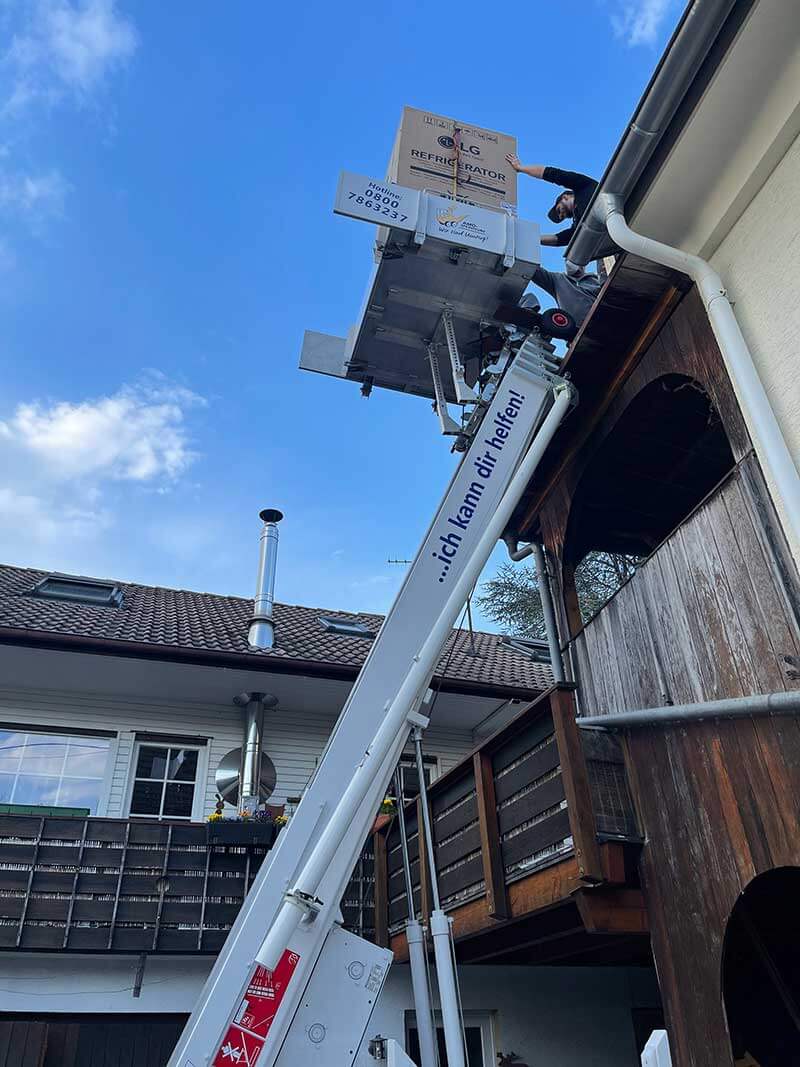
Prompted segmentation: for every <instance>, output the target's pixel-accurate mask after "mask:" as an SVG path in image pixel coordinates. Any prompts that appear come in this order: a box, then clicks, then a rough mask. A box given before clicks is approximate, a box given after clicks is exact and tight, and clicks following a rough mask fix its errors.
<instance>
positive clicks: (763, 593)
mask: <svg viewBox="0 0 800 1067" xmlns="http://www.w3.org/2000/svg"><path fill="white" fill-rule="evenodd" d="M780 536H781V535H780V531H779V529H778V525H777V519H776V517H775V514H774V511H773V510H772V505H771V502H770V501H769V498H768V496H767V492H766V489H765V487H764V483H763V479H762V477H761V472H760V470H759V468H758V464H757V463H756V460H755V458H754V456H753V455H752V453H750V454H749V455H748V456H747V457H746V458H745V459H743V460H742V461H741V463H739V464H738V465H737V467H736V468H735V470H734V471H733V472H732V473H731V474H730V476H729V477H728V478H727V479H726V481H725V482H724V483H723V484H722V485H721V486H720V487H719V488H718V489H717V491H716V492H715V493H713V494H712V495H711V497H709V498H708V499H707V500H706V501H705V502H704V503H703V504H702V505H701V506H700V507H699V508H698V509H697V511H696V512H695V513H694V514H693V515H691V516H690V517H689V518H688V519H687V520H686V521H685V522H684V523H683V524H682V525H681V526H680V527H679V528H678V529H677V530H676V531H675V532H674V533H673V534H672V536H671V537H669V538H668V539H667V540H666V541H665V542H664V544H663V545H662V546H661V547H660V548H659V549H658V551H657V552H655V554H654V555H653V556H651V557H650V559H648V560H647V561H646V562H645V563H644V564H643V566H642V567H641V568H640V569H639V570H638V571H637V573H636V574H635V575H634V577H633V578H632V580H631V581H629V582H628V583H627V585H624V586H623V587H622V589H620V591H619V592H618V593H617V594H616V596H614V597H613V598H612V600H610V601H609V603H608V604H607V605H606V606H605V608H604V609H603V610H602V611H601V612H600V613H599V614H598V615H596V616H595V617H594V619H592V620H591V622H589V623H588V624H587V625H586V626H585V627H584V628H583V630H582V631H581V632H580V633H579V634H578V635H577V636H576V637H575V638H574V640H573V642H572V652H573V657H572V658H573V663H574V665H575V670H576V673H577V678H578V681H579V683H580V707H581V712H582V713H583V714H588V715H605V714H608V713H609V712H615V711H617V712H618V711H628V710H633V709H635V708H651V707H658V706H660V705H663V704H667V703H672V704H691V703H696V702H698V701H705V700H718V699H721V698H722V697H729V696H745V695H747V694H750V693H772V692H778V691H780V690H786V689H794V688H797V687H798V686H799V685H800V683H798V682H797V681H792V680H791V678H790V677H789V672H790V670H791V668H790V665H789V664H788V663H787V662H786V659H785V657H787V656H796V655H798V653H800V628H799V627H798V619H797V612H798V604H800V589H798V586H797V578H796V573H794V571H793V567H792V564H791V560H790V559H789V557H788V553H787V552H786V550H785V548H784V549H783V550H782V551H781V549H780V545H779V543H778V542H779V540H780ZM793 575H794V577H793Z"/></svg>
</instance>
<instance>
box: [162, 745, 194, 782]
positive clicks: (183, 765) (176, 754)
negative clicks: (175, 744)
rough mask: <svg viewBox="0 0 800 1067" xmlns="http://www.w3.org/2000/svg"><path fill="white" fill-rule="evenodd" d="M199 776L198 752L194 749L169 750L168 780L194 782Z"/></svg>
mask: <svg viewBox="0 0 800 1067" xmlns="http://www.w3.org/2000/svg"><path fill="white" fill-rule="evenodd" d="M196 774H197V751H196V749H193V748H171V749H170V750H169V774H168V775H167V778H172V779H176V780H177V781H179V782H193V781H194V780H195V776H196Z"/></svg>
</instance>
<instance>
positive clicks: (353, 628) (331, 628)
mask: <svg viewBox="0 0 800 1067" xmlns="http://www.w3.org/2000/svg"><path fill="white" fill-rule="evenodd" d="M319 623H320V626H321V627H322V629H323V630H327V631H328V632H329V633H332V634H342V635H343V636H345V637H370V638H371V637H374V636H375V633H374V631H372V630H370V628H369V627H368V626H365V625H364V623H363V622H359V621H358V620H357V619H344V618H342V617H341V616H339V615H320V618H319Z"/></svg>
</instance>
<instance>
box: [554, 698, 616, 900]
mask: <svg viewBox="0 0 800 1067" xmlns="http://www.w3.org/2000/svg"><path fill="white" fill-rule="evenodd" d="M550 709H551V711H552V715H553V727H554V729H555V734H556V744H557V745H558V751H559V755H560V758H561V777H562V780H563V782H564V793H565V794H566V797H567V813H568V815H569V825H570V830H571V832H572V840H573V843H574V847H575V858H576V859H577V861H578V870H579V872H580V875H581V878H583V879H584V880H585V881H587V882H602V881H603V878H604V872H603V864H602V861H601V859H600V847H599V845H598V842H597V826H596V824H595V818H594V808H593V806H592V794H591V790H590V788H589V774H588V772H587V769H586V760H585V758H584V755H583V748H582V747H581V739H580V731H579V729H578V726H577V724H576V722H575V713H576V707H575V696H574V694H573V692H572V690H571V689H568V688H566V687H564V688H561V687H559V688H556V689H553V690H551V693H550Z"/></svg>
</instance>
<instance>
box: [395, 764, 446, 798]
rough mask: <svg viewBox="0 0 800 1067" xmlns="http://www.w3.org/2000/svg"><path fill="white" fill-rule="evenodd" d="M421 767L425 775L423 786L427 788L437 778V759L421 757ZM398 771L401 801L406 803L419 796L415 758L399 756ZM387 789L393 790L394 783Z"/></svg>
mask: <svg viewBox="0 0 800 1067" xmlns="http://www.w3.org/2000/svg"><path fill="white" fill-rule="evenodd" d="M422 767H423V771H424V773H425V785H426V786H428V785H430V784H431V782H433V781H435V779H436V778H438V777H439V760H438V757H436V756H423V757H422ZM398 769H399V771H400V786H401V788H402V790H403V799H404V800H406V801H408V800H413V799H414V797H416V796H418V795H419V775H418V774H417V759H416V756H413V755H410V754H409V755H407V756H401V758H400V763H399V766H398ZM389 788H390V790H392V789H394V783H392V785H391V786H390V787H389Z"/></svg>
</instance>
